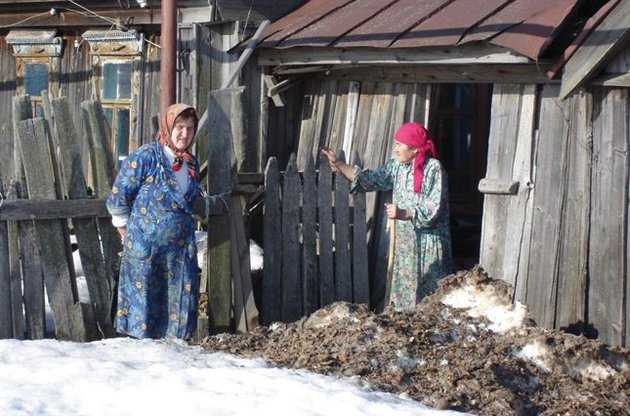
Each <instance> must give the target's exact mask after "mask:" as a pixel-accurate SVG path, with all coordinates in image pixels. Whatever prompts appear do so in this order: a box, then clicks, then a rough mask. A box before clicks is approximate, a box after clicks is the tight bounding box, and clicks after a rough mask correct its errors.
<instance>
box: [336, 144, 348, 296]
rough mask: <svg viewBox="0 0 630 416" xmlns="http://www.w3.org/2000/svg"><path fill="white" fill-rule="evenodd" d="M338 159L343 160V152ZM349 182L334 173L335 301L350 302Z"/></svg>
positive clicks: (339, 174)
mask: <svg viewBox="0 0 630 416" xmlns="http://www.w3.org/2000/svg"><path fill="white" fill-rule="evenodd" d="M339 159H341V160H345V157H344V154H343V152H340V154H339ZM349 187H350V185H349V182H348V179H346V178H345V176H343V175H342V174H341V173H335V202H334V205H335V212H334V215H335V300H336V301H348V302H352V270H351V264H352V263H351V256H350V208H349V206H348V200H349Z"/></svg>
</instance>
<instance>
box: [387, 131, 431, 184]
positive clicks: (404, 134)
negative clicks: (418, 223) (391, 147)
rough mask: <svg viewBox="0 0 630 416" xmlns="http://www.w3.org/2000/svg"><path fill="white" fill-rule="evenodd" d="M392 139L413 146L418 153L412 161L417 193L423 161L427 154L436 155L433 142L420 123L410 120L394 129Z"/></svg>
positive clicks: (420, 182) (421, 175) (422, 174)
mask: <svg viewBox="0 0 630 416" xmlns="http://www.w3.org/2000/svg"><path fill="white" fill-rule="evenodd" d="M394 139H395V140H397V141H399V142H400V143H404V144H406V145H407V146H411V147H415V148H417V149H418V153H417V154H416V157H415V159H414V161H413V190H414V191H415V192H416V193H419V192H420V190H421V189H422V180H423V179H424V172H423V169H424V163H425V162H426V160H427V156H430V157H437V151H436V150H435V144H434V143H433V140H432V139H431V136H429V132H428V131H427V129H426V128H425V127H424V126H423V125H422V124H420V123H416V122H415V121H412V122H410V123H405V124H403V125H402V126H400V127H399V128H398V130H396V134H394Z"/></svg>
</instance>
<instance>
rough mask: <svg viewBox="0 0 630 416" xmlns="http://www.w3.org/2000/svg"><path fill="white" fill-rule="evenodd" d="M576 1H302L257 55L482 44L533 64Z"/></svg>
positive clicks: (272, 31)
mask: <svg viewBox="0 0 630 416" xmlns="http://www.w3.org/2000/svg"><path fill="white" fill-rule="evenodd" d="M579 2H580V1H579V0H308V1H306V2H305V3H304V4H303V5H302V6H301V7H299V8H298V9H296V10H295V11H294V12H292V13H290V14H288V15H286V16H285V17H283V18H281V19H279V20H277V21H275V22H274V23H272V24H271V25H269V27H268V28H267V30H266V31H265V33H264V34H263V37H262V41H261V42H260V43H259V45H258V48H280V49H283V48H291V47H298V46H301V47H332V48H353V47H371V48H422V47H430V46H458V45H464V44H467V43H471V42H488V43H491V44H494V45H498V46H501V47H505V48H507V49H510V50H512V51H514V52H517V53H519V54H521V55H524V56H526V57H529V58H531V59H533V60H538V59H539V58H540V57H541V56H542V55H543V53H544V52H545V50H546V48H547V47H548V46H549V45H550V44H551V42H552V41H553V40H554V38H555V37H556V36H557V35H558V33H559V32H560V29H561V28H562V26H563V24H564V23H565V22H566V21H567V20H568V17H569V16H570V14H571V12H572V11H574V9H575V8H576V7H577V6H578V3H579Z"/></svg>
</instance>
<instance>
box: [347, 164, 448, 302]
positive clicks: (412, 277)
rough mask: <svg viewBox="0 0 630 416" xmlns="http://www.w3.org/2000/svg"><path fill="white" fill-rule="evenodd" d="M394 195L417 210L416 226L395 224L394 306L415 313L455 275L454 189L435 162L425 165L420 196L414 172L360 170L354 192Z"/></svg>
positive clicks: (406, 167)
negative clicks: (451, 200)
mask: <svg viewBox="0 0 630 416" xmlns="http://www.w3.org/2000/svg"><path fill="white" fill-rule="evenodd" d="M358 189H362V190H364V191H384V190H392V199H393V203H394V204H396V205H397V206H398V207H399V208H402V209H409V210H413V212H414V215H413V219H412V220H411V221H403V220H395V221H396V223H395V252H394V253H395V254H394V264H393V275H392V281H391V289H390V294H389V304H390V305H392V306H394V308H396V310H403V309H410V308H413V307H415V305H416V303H418V302H420V301H421V300H422V298H424V297H425V296H427V295H429V294H431V293H432V292H434V291H435V290H436V289H437V282H438V280H439V279H440V278H442V277H444V276H446V275H448V274H450V273H452V264H453V262H452V255H451V233H450V229H449V212H448V183H447V176H446V172H445V171H444V168H443V167H442V164H441V163H440V162H439V161H438V160H437V159H434V158H429V159H427V161H426V163H425V165H424V179H423V182H422V189H421V191H420V193H419V194H418V193H415V192H414V190H413V166H412V164H404V163H400V162H399V161H398V160H397V159H391V160H390V161H388V162H387V163H386V164H385V165H383V166H380V167H379V168H377V169H374V170H367V169H366V170H362V169H360V168H357V170H356V172H355V178H354V181H353V182H352V190H353V191H356V190H358Z"/></svg>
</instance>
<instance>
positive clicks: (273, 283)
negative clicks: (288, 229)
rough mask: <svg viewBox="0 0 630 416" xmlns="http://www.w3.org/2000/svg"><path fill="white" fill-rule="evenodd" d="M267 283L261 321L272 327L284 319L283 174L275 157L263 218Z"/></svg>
mask: <svg viewBox="0 0 630 416" xmlns="http://www.w3.org/2000/svg"><path fill="white" fill-rule="evenodd" d="M263 227H264V235H263V239H264V240H263V246H264V247H265V250H264V252H263V264H264V265H265V266H264V267H263V282H262V286H263V287H262V310H261V322H262V323H263V325H267V326H268V325H270V324H271V323H272V322H276V321H280V320H281V319H282V313H281V307H282V302H281V298H280V296H279V294H280V293H282V286H281V280H280V279H281V275H280V273H281V272H282V250H281V248H282V247H281V245H280V244H279V241H278V238H279V236H280V235H281V232H282V223H281V211H280V171H279V170H278V161H277V160H276V158H274V157H272V158H270V159H269V161H267V167H266V169H265V208H264V219H263Z"/></svg>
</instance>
